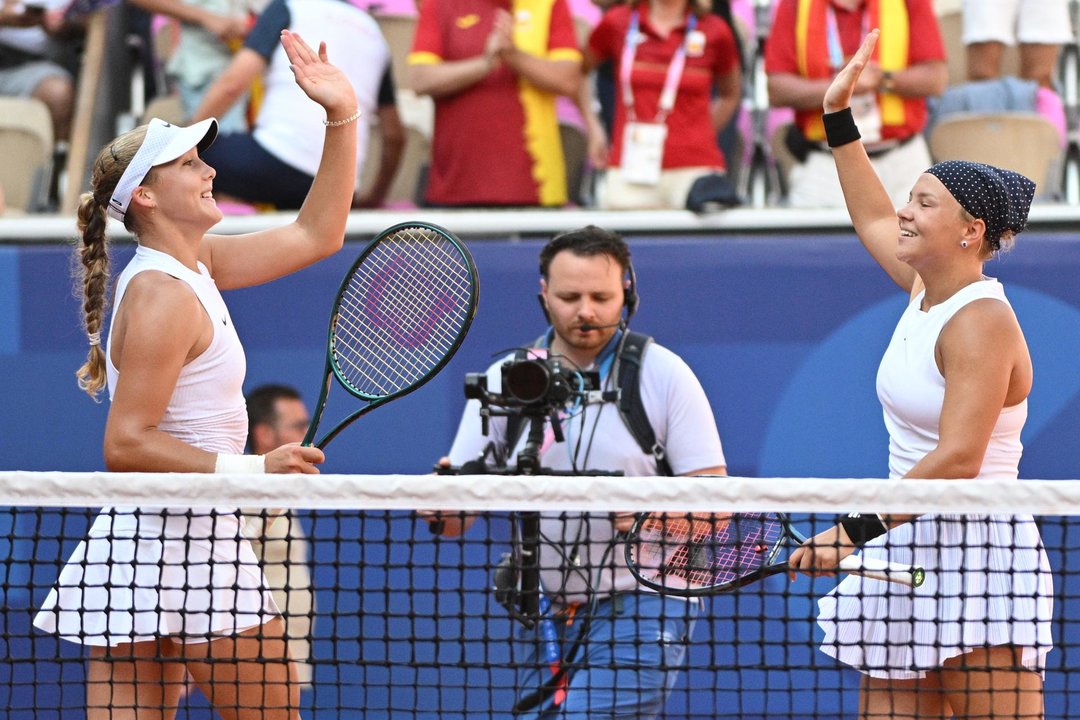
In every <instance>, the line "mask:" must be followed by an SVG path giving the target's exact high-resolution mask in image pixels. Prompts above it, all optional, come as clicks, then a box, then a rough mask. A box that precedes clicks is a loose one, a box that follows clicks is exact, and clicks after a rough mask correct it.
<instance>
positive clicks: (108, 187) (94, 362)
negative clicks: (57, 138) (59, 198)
mask: <svg viewBox="0 0 1080 720" xmlns="http://www.w3.org/2000/svg"><path fill="white" fill-rule="evenodd" d="M145 137H146V126H145V125H143V126H141V127H137V128H135V129H134V130H131V131H130V132H127V133H124V134H123V135H121V136H120V137H118V138H117V139H116V140H114V141H113V142H111V143H110V144H108V145H106V146H105V147H104V148H103V149H102V151H101V152H100V153H98V156H97V160H95V161H94V172H93V175H92V176H91V178H90V185H91V188H92V192H88V193H84V194H83V196H82V197H81V198H80V199H79V211H78V219H77V226H78V228H79V234H80V236H81V238H80V241H79V244H78V246H77V247H76V253H77V255H78V257H77V260H78V267H79V273H78V274H79V277H80V280H81V285H82V287H81V293H80V294H81V297H82V308H83V322H84V324H85V326H86V333H87V338H88V339H89V341H90V350H89V351H88V352H87V354H86V362H85V363H83V365H82V367H80V368H79V369H78V370H76V371H75V377H77V378H78V380H79V388H81V389H82V390H84V391H85V392H86V393H87V394H89V395H90V397H92V398H94V399H95V400H96V399H97V396H98V393H99V392H101V390H102V388H104V387H105V351H104V350H103V349H102V343H101V334H102V330H103V329H104V326H105V308H106V304H107V303H106V292H107V291H108V287H109V279H110V278H109V248H108V238H107V236H106V234H105V229H106V227H107V226H108V222H109V217H108V214H107V212H106V209H107V208H108V206H109V199H110V198H111V197H112V192H113V190H114V189H116V184H117V183H118V182H120V176H121V175H123V174H124V169H125V168H126V167H127V166H128V164H129V163H130V162H131V159H132V158H133V157H135V153H136V152H137V151H138V149H139V146H140V145H142V141H143V139H144V138H145ZM124 224H125V227H127V229H128V230H129V231H133V230H134V219H133V217H132V214H131V213H128V219H127V221H126V222H125V223H124Z"/></svg>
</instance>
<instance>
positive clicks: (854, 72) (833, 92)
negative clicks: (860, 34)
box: [822, 30, 879, 113]
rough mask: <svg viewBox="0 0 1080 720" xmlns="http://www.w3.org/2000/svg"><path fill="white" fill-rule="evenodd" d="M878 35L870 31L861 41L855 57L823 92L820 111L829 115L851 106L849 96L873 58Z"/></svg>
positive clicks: (874, 31)
mask: <svg viewBox="0 0 1080 720" xmlns="http://www.w3.org/2000/svg"><path fill="white" fill-rule="evenodd" d="M878 35H879V32H878V31H877V30H871V31H870V34H869V35H867V36H866V37H865V38H864V39H863V41H862V45H860V46H859V49H858V50H857V51H856V52H855V55H853V56H852V58H851V60H849V61H848V64H847V65H845V66H844V68H843V69H842V70H841V71H840V72H838V73H837V74H836V77H834V78H833V81H832V83H831V84H830V85H829V89H828V90H826V91H825V100H824V102H822V110H824V111H825V112H827V113H831V112H837V111H838V110H843V109H844V108H846V107H850V106H851V95H852V93H854V92H855V88H856V86H857V85H858V82H859V76H860V75H861V74H862V71H863V68H865V67H866V66H867V64H868V63H869V62H870V58H871V57H872V56H873V53H874V45H876V44H877V40H878Z"/></svg>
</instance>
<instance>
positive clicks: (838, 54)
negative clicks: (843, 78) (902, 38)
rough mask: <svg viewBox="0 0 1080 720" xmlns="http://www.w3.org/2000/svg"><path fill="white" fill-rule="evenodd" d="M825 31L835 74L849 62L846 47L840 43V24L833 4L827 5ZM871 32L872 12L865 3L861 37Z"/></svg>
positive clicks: (830, 62) (830, 63)
mask: <svg viewBox="0 0 1080 720" xmlns="http://www.w3.org/2000/svg"><path fill="white" fill-rule="evenodd" d="M825 33H826V35H827V36H828V44H829V66H830V67H831V68H832V71H833V73H834V74H835V73H838V72H840V70H842V69H843V67H844V65H846V64H847V62H846V58H845V57H844V48H843V46H842V45H841V44H840V26H839V25H838V24H837V22H836V11H835V10H834V9H833V6H832V5H826V16H825ZM869 34H870V12H869V10H868V8H867V7H866V6H865V5H864V6H863V14H862V35H861V36H860V37H866V36H867V35H869Z"/></svg>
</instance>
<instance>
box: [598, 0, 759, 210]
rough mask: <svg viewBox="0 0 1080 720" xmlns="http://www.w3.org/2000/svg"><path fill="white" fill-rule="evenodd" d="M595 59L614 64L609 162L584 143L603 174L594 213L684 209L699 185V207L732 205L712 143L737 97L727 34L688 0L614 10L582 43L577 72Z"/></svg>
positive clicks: (601, 147) (602, 151)
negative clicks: (582, 61) (584, 47)
mask: <svg viewBox="0 0 1080 720" xmlns="http://www.w3.org/2000/svg"><path fill="white" fill-rule="evenodd" d="M604 60H613V61H614V62H615V85H616V103H615V125H614V128H613V132H612V136H613V147H612V152H611V156H610V158H609V157H606V143H603V142H600V143H596V142H594V143H593V144H592V153H593V155H592V161H593V164H594V165H595V166H596V167H608V170H607V172H606V173H605V175H604V181H603V183H602V186H601V189H600V191H599V193H598V198H597V200H598V205H599V206H600V207H603V208H609V209H634V208H685V207H687V205H688V197H689V198H690V199H691V204H693V200H694V197H695V196H696V195H698V194H701V193H702V192H703V190H704V189H705V188H706V187H707V186H708V187H709V188H711V190H710V192H711V195H707V196H706V197H704V198H703V199H707V200H713V201H715V202H719V203H721V204H725V205H730V204H732V203H734V202H735V201H736V200H735V192H734V188H733V186H732V185H731V183H730V182H727V179H726V177H725V176H724V173H725V171H726V169H727V163H726V161H725V158H724V155H723V153H722V152H721V151H720V146H719V144H718V143H717V133H718V132H719V131H720V129H721V128H723V127H724V126H725V125H727V123H728V121H730V120H731V118H732V117H733V116H734V115H735V111H736V110H737V109H738V106H739V98H740V95H741V85H740V83H741V72H740V64H739V50H738V45H737V43H736V42H735V36H734V33H733V32H732V30H731V27H730V26H729V25H728V24H727V23H726V22H724V21H723V20H722V19H721V18H720V17H719V16H718V15H714V14H713V13H712V12H711V9H710V6H709V5H699V6H694V5H692V4H691V2H690V0H649V2H637V3H634V4H632V5H619V6H618V7H615V8H612V9H611V10H609V11H608V12H607V13H605V15H604V17H603V18H602V19H601V20H600V24H599V25H597V27H596V29H595V30H594V31H593V33H592V35H591V36H590V38H589V47H588V48H587V50H586V53H585V67H586V68H587V69H588V68H591V67H592V66H593V65H595V64H597V63H598V62H602V61H604ZM598 127H599V121H597V122H596V123H594V124H593V128H598ZM692 188H695V192H694V193H693V194H692V193H691V189H692ZM695 209H697V208H695Z"/></svg>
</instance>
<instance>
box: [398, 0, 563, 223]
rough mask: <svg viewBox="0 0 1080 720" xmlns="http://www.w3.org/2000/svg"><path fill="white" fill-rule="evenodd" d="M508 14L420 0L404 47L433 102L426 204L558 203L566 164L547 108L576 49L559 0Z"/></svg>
mask: <svg viewBox="0 0 1080 720" xmlns="http://www.w3.org/2000/svg"><path fill="white" fill-rule="evenodd" d="M515 12H516V15H515V16H511V14H510V11H509V10H508V9H507V7H506V6H504V5H502V4H501V3H499V2H497V1H496V0H424V2H423V3H422V5H421V6H420V17H419V20H418V22H417V29H416V39H415V41H414V43H413V49H412V53H410V55H409V64H410V70H411V74H410V78H411V84H412V86H413V89H414V90H415V91H416V92H417V93H419V94H421V95H430V96H431V97H432V98H433V99H434V100H435V127H434V133H433V137H432V148H431V154H432V157H431V169H430V171H429V174H428V186H427V194H426V201H427V202H428V203H429V204H431V205H456V206H468V205H472V206H484V205H504V206H506V205H519V206H532V205H540V206H546V207H550V206H560V205H564V204H565V203H566V201H567V191H566V164H565V162H564V159H563V150H562V143H561V142H560V140H559V126H558V120H557V116H556V111H555V98H556V96H558V95H569V96H571V97H574V96H575V95H576V94H577V92H578V88H579V86H580V83H581V53H580V52H579V51H578V47H577V41H576V39H575V35H574V23H573V20H572V19H571V16H570V10H569V8H568V7H567V3H566V0H538V4H537V6H536V7H534V8H532V9H528V8H526V7H525V6H522V7H521V8H516V6H515Z"/></svg>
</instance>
